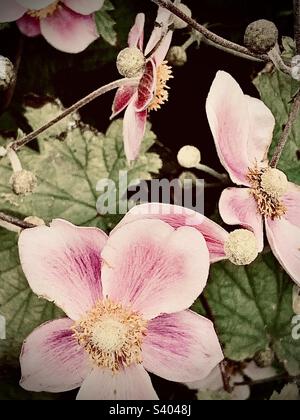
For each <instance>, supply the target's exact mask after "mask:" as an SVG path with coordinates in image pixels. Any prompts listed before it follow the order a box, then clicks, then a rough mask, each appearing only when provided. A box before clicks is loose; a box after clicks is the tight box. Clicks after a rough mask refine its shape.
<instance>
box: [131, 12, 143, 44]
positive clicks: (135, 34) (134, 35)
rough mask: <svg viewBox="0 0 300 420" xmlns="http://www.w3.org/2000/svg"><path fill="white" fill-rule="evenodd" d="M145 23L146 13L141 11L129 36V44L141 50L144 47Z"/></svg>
mask: <svg viewBox="0 0 300 420" xmlns="http://www.w3.org/2000/svg"><path fill="white" fill-rule="evenodd" d="M144 25H145V15H144V13H139V14H138V15H137V17H136V19H135V24H134V25H133V27H132V28H131V31H130V32H129V36H128V45H129V47H137V48H139V49H140V50H141V51H143V48H144Z"/></svg>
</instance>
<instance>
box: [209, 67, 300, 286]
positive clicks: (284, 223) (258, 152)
mask: <svg viewBox="0 0 300 420" xmlns="http://www.w3.org/2000/svg"><path fill="white" fill-rule="evenodd" d="M206 109H207V116H208V120H209V123H210V127H211V130H212V133H213V136H214V140H215V144H216V148H217V152H218V155H219V158H220V160H221V162H222V164H223V166H224V167H225V168H226V170H227V171H228V173H229V175H230V177H231V179H232V181H233V182H234V183H235V184H237V185H240V186H245V187H246V188H228V189H226V190H225V191H224V192H223V194H222V196H221V199H220V204H219V207H220V213H221V216H222V218H223V220H224V222H225V223H227V224H229V225H238V224H239V225H242V226H243V227H245V228H247V229H250V230H252V232H253V233H254V234H255V235H256V238H257V242H258V246H259V250H260V251H262V249H263V234H264V224H265V227H266V232H267V237H268V240H269V244H270V246H271V248H272V251H273V253H274V254H275V256H276V257H277V259H278V260H279V262H280V263H281V265H282V266H283V267H284V269H285V270H286V271H287V272H288V274H289V275H290V276H291V278H292V279H293V280H294V281H295V282H296V283H297V284H298V285H300V251H299V250H300V187H299V186H297V185H295V184H293V183H290V182H288V180H287V177H286V176H285V174H284V173H283V172H281V171H279V170H277V169H274V168H271V167H270V166H269V162H268V152H269V147H270V145H271V142H272V138H273V130H274V126H275V119H274V117H273V115H272V113H271V111H270V110H269V109H268V108H267V107H266V106H265V105H264V103H263V102H262V101H260V100H258V99H255V98H251V97H249V96H247V95H244V94H243V92H242V90H241V88H240V86H239V85H238V84H237V82H236V81H235V80H234V79H233V78H232V77H231V76H230V75H229V74H227V73H225V72H218V73H217V76H216V78H215V80H214V82H213V84H212V87H211V90H210V93H209V95H208V99H207V106H206ZM264 222H265V223H264Z"/></svg>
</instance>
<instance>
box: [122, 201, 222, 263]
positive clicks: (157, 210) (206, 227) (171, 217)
mask: <svg viewBox="0 0 300 420" xmlns="http://www.w3.org/2000/svg"><path fill="white" fill-rule="evenodd" d="M141 219H160V220H162V221H163V222H165V223H168V224H169V225H170V226H172V227H173V228H175V229H177V228H179V227H181V226H190V227H193V228H195V229H197V230H198V231H199V232H200V233H202V235H203V236H204V239H205V241H206V245H207V247H208V250H209V254H210V261H211V263H214V262H217V261H221V260H223V259H225V258H226V256H225V253H224V243H225V242H226V240H227V238H228V233H227V232H226V230H225V229H223V228H222V227H221V226H219V225H218V224H217V223H215V222H213V221H212V220H210V219H208V218H207V217H205V216H203V215H202V214H200V213H197V212H195V211H193V210H189V209H187V208H184V207H180V206H173V205H170V204H160V203H147V204H142V205H139V206H135V207H133V208H132V209H131V210H130V211H129V212H128V213H127V214H126V216H125V217H124V218H123V219H122V221H121V223H119V225H118V226H117V228H119V227H120V226H123V225H124V224H126V223H130V222H133V221H135V220H141Z"/></svg>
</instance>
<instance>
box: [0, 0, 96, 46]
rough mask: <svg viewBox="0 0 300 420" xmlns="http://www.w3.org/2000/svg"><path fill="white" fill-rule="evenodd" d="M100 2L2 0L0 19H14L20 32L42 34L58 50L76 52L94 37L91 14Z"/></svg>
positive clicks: (93, 23)
mask: <svg viewBox="0 0 300 420" xmlns="http://www.w3.org/2000/svg"><path fill="white" fill-rule="evenodd" d="M103 3H104V0H60V1H58V0H56V1H53V0H36V1H34V0H3V1H2V2H1V8H0V22H13V21H17V25H18V27H19V29H20V31H21V32H22V33H23V34H24V35H27V36H29V37H34V36H37V35H43V36H44V38H45V39H46V40H47V41H48V42H49V44H51V45H52V46H53V47H55V48H57V49H58V50H61V51H64V52H68V53H79V52H81V51H83V50H85V49H86V48H87V47H88V46H89V45H90V44H91V43H92V42H94V41H95V40H96V39H97V38H98V33H97V29H96V25H95V21H94V16H93V14H94V12H96V11H98V10H100V9H101V8H102V6H103Z"/></svg>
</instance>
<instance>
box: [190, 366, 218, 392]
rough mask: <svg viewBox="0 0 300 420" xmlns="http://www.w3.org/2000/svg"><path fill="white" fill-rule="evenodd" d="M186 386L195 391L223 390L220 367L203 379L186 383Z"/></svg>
mask: <svg viewBox="0 0 300 420" xmlns="http://www.w3.org/2000/svg"><path fill="white" fill-rule="evenodd" d="M186 386H187V387H188V388H189V389H195V390H197V391H220V390H221V389H223V388H224V383H223V378H222V372H221V369H220V366H217V367H215V368H214V369H213V370H212V371H211V372H210V374H209V375H208V376H206V377H205V378H204V379H201V380H200V381H195V382H187V383H186Z"/></svg>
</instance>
